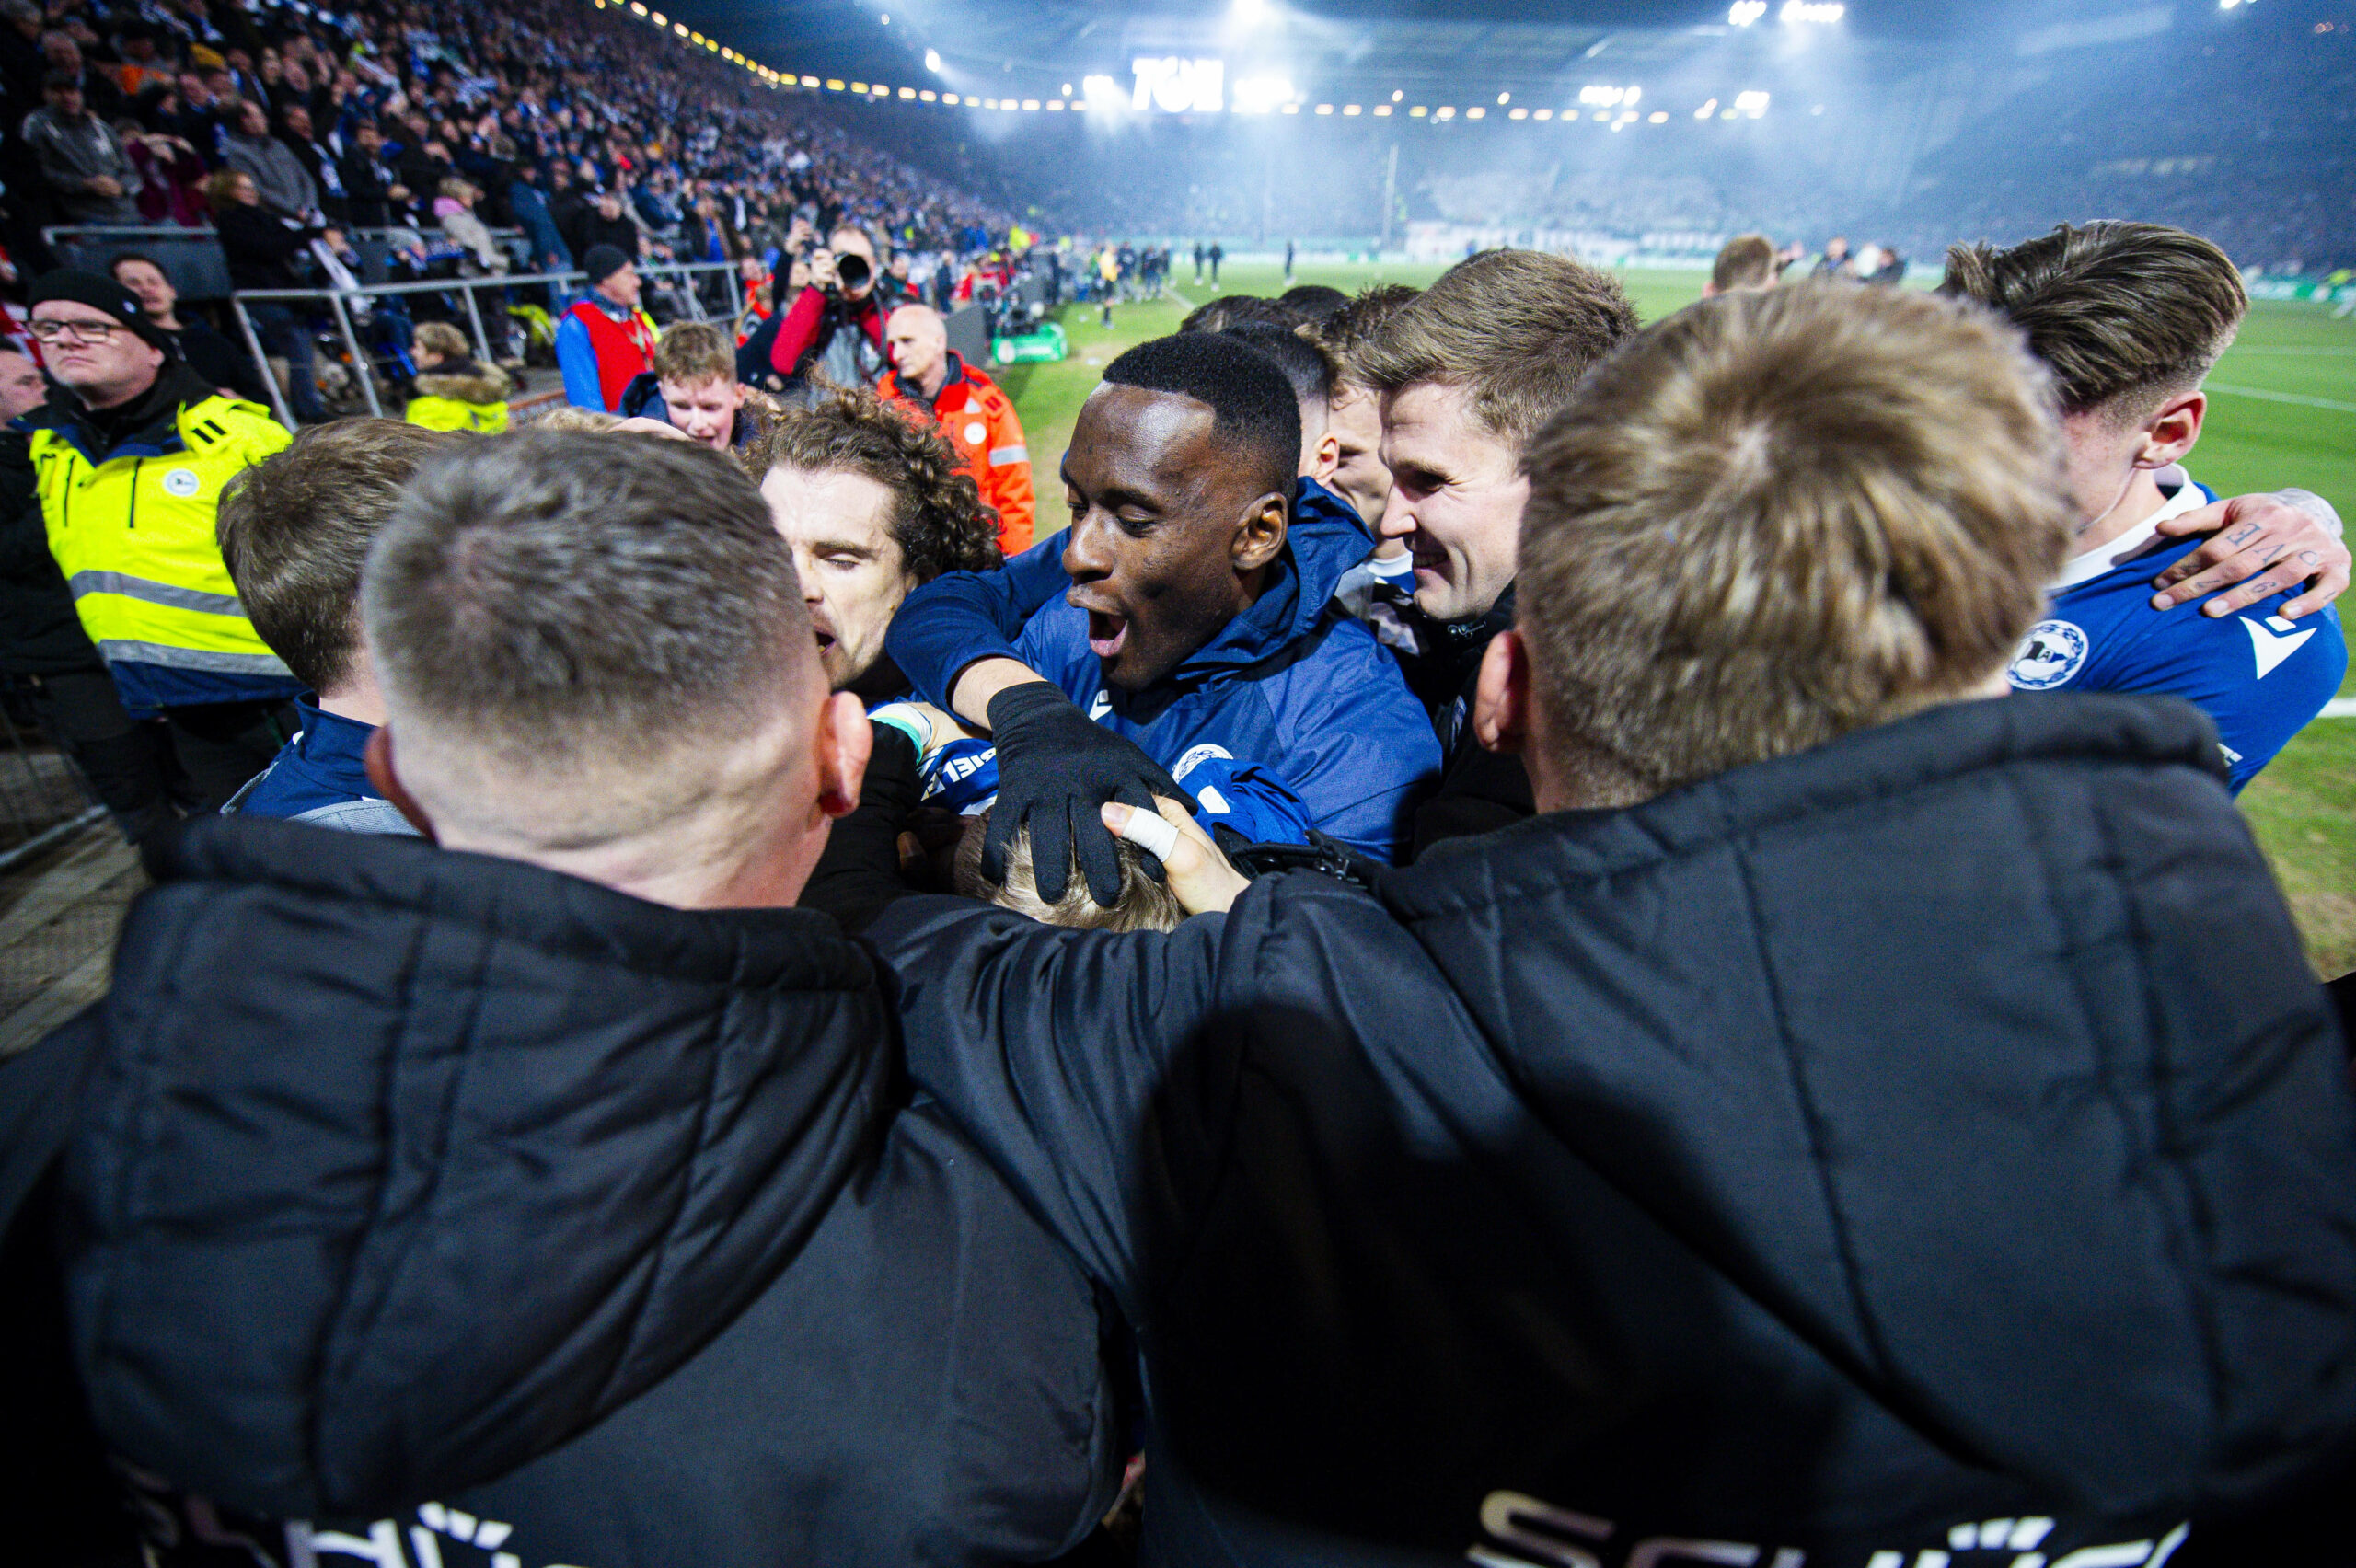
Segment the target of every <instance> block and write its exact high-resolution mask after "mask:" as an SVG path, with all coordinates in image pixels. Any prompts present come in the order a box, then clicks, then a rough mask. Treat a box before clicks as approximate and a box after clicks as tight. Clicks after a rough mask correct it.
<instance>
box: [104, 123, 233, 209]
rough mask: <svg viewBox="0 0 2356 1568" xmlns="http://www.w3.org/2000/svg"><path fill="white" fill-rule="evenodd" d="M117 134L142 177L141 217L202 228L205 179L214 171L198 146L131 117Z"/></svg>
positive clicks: (134, 170) (140, 189)
mask: <svg viewBox="0 0 2356 1568" xmlns="http://www.w3.org/2000/svg"><path fill="white" fill-rule="evenodd" d="M166 101H169V100H168V98H167V100H166ZM115 135H116V137H117V139H118V140H120V141H121V143H122V150H123V154H124V156H127V157H128V158H130V160H131V168H132V173H133V176H134V177H135V178H136V179H137V180H138V187H137V196H136V198H135V199H136V200H137V202H138V204H139V217H140V220H141V221H142V222H143V223H145V224H148V225H156V226H160V225H165V224H177V225H179V226H180V227H182V228H202V227H203V226H204V180H205V177H206V175H207V174H208V173H210V172H211V171H210V170H208V169H207V168H206V167H205V163H204V159H203V157H202V156H201V155H200V154H199V153H198V152H197V150H196V148H195V147H194V146H193V145H192V144H190V143H189V142H188V141H187V140H186V139H185V138H183V137H180V136H177V135H173V134H170V133H167V132H162V131H148V130H143V129H141V127H140V125H139V124H138V123H137V122H135V121H128V120H126V121H123V122H122V123H121V125H119V126H117V127H116V128H115Z"/></svg>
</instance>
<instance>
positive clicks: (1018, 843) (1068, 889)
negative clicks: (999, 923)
mask: <svg viewBox="0 0 2356 1568" xmlns="http://www.w3.org/2000/svg"><path fill="white" fill-rule="evenodd" d="M989 825H990V813H988V812H987V811H984V812H981V813H976V815H974V816H971V817H968V818H967V819H966V820H965V835H964V837H962V838H960V839H959V840H958V841H957V849H956V853H955V855H954V856H953V859H952V862H951V874H952V881H953V882H954V884H955V886H956V889H957V891H958V892H959V893H961V894H964V895H965V896H966V897H968V898H978V899H981V900H982V901H983V902H985V903H987V904H995V905H998V906H999V908H1001V909H1011V910H1013V911H1014V912H1015V913H1016V914H1018V915H1028V916H1030V917H1031V918H1033V919H1034V920H1039V921H1043V922H1045V924H1047V925H1050V926H1068V927H1070V928H1072V929H1074V930H1080V931H1174V930H1176V929H1177V928H1178V926H1179V923H1180V922H1181V921H1183V920H1184V919H1185V918H1186V911H1185V909H1184V906H1182V905H1180V904H1179V902H1178V895H1177V894H1175V893H1172V891H1171V890H1170V884H1169V883H1168V882H1164V881H1161V880H1159V879H1157V878H1154V877H1150V876H1148V875H1147V874H1146V870H1145V851H1144V850H1142V849H1140V848H1138V847H1137V846H1136V845H1134V844H1132V843H1130V842H1129V841H1128V840H1127V839H1126V838H1116V839H1114V841H1113V847H1114V850H1115V851H1116V852H1117V853H1118V855H1119V858H1120V861H1121V895H1120V896H1119V897H1118V898H1115V899H1114V901H1113V903H1112V905H1111V907H1109V908H1108V907H1106V906H1105V905H1101V904H1099V903H1097V902H1096V900H1095V899H1094V898H1093V897H1092V896H1091V894H1089V891H1088V878H1087V877H1086V876H1085V875H1084V874H1082V872H1081V870H1080V856H1079V854H1078V853H1077V852H1074V853H1073V855H1072V857H1071V865H1070V867H1069V869H1068V872H1067V875H1066V879H1065V882H1064V895H1063V896H1062V897H1061V898H1059V899H1057V901H1056V902H1055V903H1053V904H1050V903H1048V902H1047V901H1046V900H1045V898H1043V897H1041V896H1040V895H1039V875H1038V871H1037V870H1036V868H1035V867H1034V865H1033V864H1032V859H1031V832H1030V829H1029V828H1028V826H1025V827H1024V829H1023V830H1022V832H1020V833H1017V834H1016V835H1015V836H1014V839H1013V842H1012V843H1011V844H1009V845H1008V846H1007V849H1006V881H1005V882H991V881H990V880H989V879H988V878H987V877H985V876H983V875H982V845H983V841H984V839H986V838H987V836H988V835H989Z"/></svg>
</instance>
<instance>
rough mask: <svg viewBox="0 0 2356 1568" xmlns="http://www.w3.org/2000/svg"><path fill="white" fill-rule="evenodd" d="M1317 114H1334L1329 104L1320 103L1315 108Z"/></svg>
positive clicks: (1332, 107)
mask: <svg viewBox="0 0 2356 1568" xmlns="http://www.w3.org/2000/svg"><path fill="white" fill-rule="evenodd" d="M1317 112H1318V113H1320V114H1331V113H1333V112H1334V106H1333V105H1332V104H1330V103H1321V104H1319V105H1318V106H1317Z"/></svg>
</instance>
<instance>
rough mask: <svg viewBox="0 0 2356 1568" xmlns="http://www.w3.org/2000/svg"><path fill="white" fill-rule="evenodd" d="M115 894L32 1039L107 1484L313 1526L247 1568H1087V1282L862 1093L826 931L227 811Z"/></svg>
mask: <svg viewBox="0 0 2356 1568" xmlns="http://www.w3.org/2000/svg"><path fill="white" fill-rule="evenodd" d="M152 869H153V870H154V872H155V874H156V878H157V880H158V882H159V883H160V885H159V886H158V887H157V888H156V889H155V890H154V891H153V892H150V893H149V894H145V895H144V897H143V898H142V899H141V900H140V902H139V904H138V906H137V907H136V908H135V909H134V910H133V914H132V917H131V919H130V922H129V924H128V926H127V927H126V928H125V931H124V934H123V938H122V942H121V953H120V956H119V957H118V959H117V961H116V966H115V979H114V987H113V991H112V993H111V995H110V997H109V998H108V1000H107V1001H106V1002H105V1003H104V1004H103V1005H102V1006H101V1007H100V1008H99V1009H96V1010H95V1011H94V1012H93V1013H92V1014H91V1015H88V1016H87V1018H86V1020H84V1021H83V1023H82V1024H81V1025H80V1026H78V1032H67V1033H66V1034H64V1035H61V1036H59V1037H55V1038H53V1039H52V1041H51V1042H50V1043H46V1044H44V1045H43V1046H42V1047H40V1049H41V1050H52V1049H63V1050H86V1051H89V1052H91V1053H93V1055H94V1062H93V1065H92V1066H91V1069H90V1075H89V1080H88V1084H87V1089H86V1090H84V1091H83V1092H82V1094H81V1099H80V1104H81V1110H80V1113H79V1116H78V1120H77V1124H76V1125H75V1128H74V1132H73V1144H72V1147H71V1149H70V1150H69V1152H68V1154H67V1157H66V1161H65V1165H64V1182H63V1187H64V1193H63V1197H62V1199H61V1205H62V1209H63V1214H64V1226H63V1230H62V1235H63V1236H64V1238H65V1239H64V1254H65V1277H66V1280H67V1283H68V1287H69V1297H68V1299H69V1302H70V1307H71V1321H72V1324H73V1330H74V1334H75V1352H76V1359H77V1362H78V1365H79V1367H80V1369H81V1373H82V1378H83V1382H84V1386H85V1387H86V1388H87V1396H88V1402H89V1408H90V1411H91V1412H92V1414H93V1416H94V1418H95V1421H96V1423H97V1425H98V1428H99V1429H100V1431H102V1432H103V1433H104V1434H105V1435H106V1437H107V1438H108V1439H109V1440H110V1443H111V1444H112V1446H113V1447H114V1448H115V1449H116V1450H117V1451H118V1452H119V1453H121V1454H122V1455H123V1456H125V1457H127V1458H129V1459H131V1460H132V1461H133V1462H134V1463H135V1464H136V1465H137V1466H139V1467H140V1468H141V1469H142V1470H146V1471H150V1472H153V1473H154V1474H156V1475H157V1476H160V1477H163V1478H167V1479H168V1480H169V1481H170V1482H174V1483H177V1485H178V1486H179V1487H181V1488H184V1489H186V1490H187V1491H189V1492H192V1493H200V1494H202V1495H203V1496H205V1497H208V1498H210V1499H213V1500H215V1501H217V1502H218V1503H221V1504H224V1505H233V1506H234V1507H236V1508H237V1509H239V1510H244V1511H249V1512H252V1513H255V1514H260V1515H266V1516H273V1517H277V1518H282V1519H283V1518H287V1517H289V1516H294V1517H299V1518H303V1519H308V1520H311V1521H314V1524H313V1525H311V1526H307V1527H298V1526H292V1525H289V1526H285V1527H283V1529H282V1528H272V1529H271V1530H267V1531H264V1532H262V1534H261V1539H263V1540H264V1541H265V1542H266V1543H268V1544H269V1546H270V1547H271V1551H272V1552H273V1554H275V1555H277V1556H278V1557H279V1560H280V1561H282V1562H290V1563H291V1562H303V1561H307V1558H306V1552H310V1551H313V1550H314V1549H315V1548H316V1547H317V1546H318V1542H317V1539H316V1538H317V1535H318V1532H319V1531H328V1530H330V1529H331V1528H332V1530H333V1531H339V1532H341V1533H343V1534H345V1535H349V1536H355V1537H358V1538H361V1539H366V1538H367V1537H368V1536H369V1535H370V1532H371V1530H372V1528H378V1527H377V1521H376V1520H375V1519H374V1517H373V1516H375V1514H376V1513H378V1512H379V1511H383V1512H385V1513H387V1514H388V1515H389V1516H390V1519H389V1522H386V1523H383V1524H382V1526H381V1528H383V1529H385V1530H387V1531H388V1532H391V1533H393V1534H394V1535H397V1536H398V1538H399V1539H408V1537H409V1534H410V1529H411V1528H412V1527H414V1528H418V1529H420V1530H422V1531H424V1532H426V1533H427V1534H429V1535H432V1536H433V1538H434V1539H435V1540H436V1541H438V1542H439V1551H441V1553H442V1555H443V1557H444V1559H445V1562H448V1563H450V1564H451V1565H452V1568H456V1565H457V1564H461V1563H463V1564H475V1563H489V1562H491V1558H489V1557H488V1556H486V1555H483V1554H481V1553H480V1552H479V1551H477V1550H476V1549H478V1548H482V1547H489V1546H493V1545H496V1546H497V1547H498V1549H499V1550H500V1551H505V1552H508V1553H511V1554H514V1556H516V1557H518V1558H520V1559H521V1560H522V1561H523V1562H526V1563H530V1564H540V1563H548V1562H566V1563H579V1564H589V1565H595V1568H624V1565H634V1568H651V1565H663V1564H679V1565H683V1568H684V1565H696V1568H701V1565H704V1564H736V1563H744V1564H755V1563H780V1562H810V1563H820V1562H824V1563H829V1564H833V1563H874V1564H885V1563H891V1564H901V1563H910V1562H926V1563H959V1564H967V1563H986V1562H1013V1561H1035V1560H1038V1559H1043V1558H1046V1557H1050V1556H1053V1555H1054V1554H1056V1553H1057V1552H1058V1551H1064V1550H1066V1549H1068V1547H1070V1546H1071V1545H1072V1544H1074V1543H1075V1542H1077V1541H1079V1540H1080V1539H1082V1538H1083V1537H1085V1536H1086V1535H1087V1534H1088V1532H1089V1531H1090V1529H1091V1526H1092V1523H1093V1521H1094V1519H1095V1518H1096V1517H1097V1516H1099V1515H1100V1514H1101V1513H1102V1511H1103V1507H1104V1506H1105V1505H1106V1504H1107V1503H1108V1502H1109V1501H1110V1483H1111V1482H1112V1481H1113V1480H1114V1479H1116V1476H1114V1473H1113V1472H1114V1469H1115V1468H1116V1466H1115V1464H1114V1461H1115V1458H1116V1455H1115V1453H1114V1447H1115V1445H1116V1442H1117V1440H1118V1437H1119V1435H1120V1434H1119V1432H1118V1427H1119V1425H1120V1422H1119V1420H1118V1419H1117V1418H1116V1417H1115V1415H1114V1412H1113V1411H1112V1409H1111V1401H1110V1400H1109V1398H1108V1396H1107V1393H1106V1384H1105V1382H1104V1380H1103V1376H1102V1372H1101V1367H1102V1363H1103V1358H1102V1355H1101V1347H1100V1342H1099V1332H1100V1323H1099V1317H1098V1313H1097V1311H1096V1309H1095V1304H1094V1297H1093V1295H1092V1292H1091V1288H1090V1287H1089V1286H1088V1285H1087V1283H1086V1282H1085V1281H1084V1280H1083V1279H1082V1278H1081V1276H1080V1274H1079V1272H1078V1271H1077V1270H1076V1269H1075V1268H1074V1267H1073V1265H1072V1264H1071V1262H1069V1261H1068V1258H1067V1257H1066V1256H1065V1254H1064V1253H1063V1252H1062V1251H1060V1250H1059V1249H1057V1247H1056V1245H1055V1244H1054V1243H1053V1242H1052V1241H1050V1240H1049V1239H1047V1238H1046V1236H1045V1234H1044V1233H1043V1232H1042V1231H1041V1230H1040V1228H1038V1227H1037V1225H1036V1224H1035V1223H1034V1221H1032V1220H1031V1219H1030V1218H1028V1217H1027V1216H1025V1215H1024V1213H1023V1212H1022V1209H1021V1208H1020V1207H1019V1206H1018V1205H1016V1203H1015V1201H1014V1199H1013V1198H1012V1197H1011V1195H1010V1193H1009V1192H1008V1191H1007V1189H1006V1188H1005V1186H1004V1185H1003V1184H1002V1183H1000V1182H999V1180H998V1179H997V1178H996V1177H995V1176H994V1175H993V1174H992V1173H991V1171H990V1170H989V1168H988V1166H987V1164H986V1163H984V1162H983V1161H982V1160H980V1159H977V1158H976V1156H975V1155H974V1154H973V1153H972V1152H970V1150H969V1148H968V1147H967V1146H966V1145H965V1144H964V1142H963V1140H962V1139H961V1138H960V1137H959V1136H957V1135H956V1134H955V1133H954V1132H953V1131H952V1130H951V1129H950V1128H949V1127H948V1126H947V1125H946V1124H944V1122H943V1121H942V1120H941V1117H940V1115H939V1114H938V1113H937V1112H936V1111H933V1110H931V1109H930V1108H927V1107H923V1106H918V1107H913V1108H912V1107H910V1106H908V1105H907V1103H906V1102H905V1091H904V1090H902V1089H900V1088H898V1087H896V1086H895V1044H894V1035H893V1030H892V1021H891V1018H890V1016H889V1014H888V1013H887V1012H886V1011H885V1010H884V1006H883V998H882V997H881V995H880V994H879V992H878V989H877V986H876V983H875V975H874V972H873V970H872V966H871V964H870V962H869V960H868V959H867V958H866V957H865V956H864V955H863V954H862V953H861V952H860V951H859V950H858V949H856V948H854V947H852V946H851V945H850V944H849V942H847V941H846V940H844V939H843V938H842V937H841V935H840V934H839V932H838V931H837V928H836V927H835V926H834V924H833V922H832V921H830V920H828V919H827V918H826V917H823V916H819V915H814V914H810V913H807V912H804V911H800V910H774V911H716V912H704V913H687V912H682V911H678V910H674V909H668V908H664V907H661V906H658V905H652V904H647V903H642V902H641V901H639V900H637V899H634V898H630V897H627V896H625V895H622V894H617V893H614V892H611V891H609V890H607V889H605V888H601V887H597V886H595V885H593V884H591V883H588V882H580V881H576V880H574V879H572V878H569V877H564V876H560V875H557V874H554V873H551V872H548V871H543V870H537V869H536V868H533V867H529V866H525V865H520V864H516V863H513V862H508V861H503V860H496V859H486V858H483V857H479V856H471V855H464V854H457V853H453V852H449V851H444V850H437V849H435V848H433V847H431V846H428V845H426V844H423V843H422V842H417V841H403V842H400V843H394V842H391V841H389V840H387V841H385V842H381V843H380V842H376V841H374V840H371V841H367V842H359V841H357V840H356V839H355V837H354V836H352V835H329V834H325V833H320V832H317V831H312V830H306V829H304V828H301V827H298V826H295V825H292V824H278V823H266V822H255V821H252V820H249V819H243V818H238V819H231V820H229V821H227V822H225V823H218V824H204V825H203V826H202V827H201V828H199V829H196V830H192V831H191V833H190V834H189V835H188V836H187V837H186V838H185V839H184V840H183V841H182V842H181V843H180V845H179V847H177V848H176V849H174V850H172V851H169V852H167V853H166V854H164V855H162V856H160V857H159V858H158V859H156V861H155V863H154V865H153V867H152ZM53 1076H54V1075H52V1077H53ZM7 1124H8V1118H7V1116H6V1108H5V1107H0V1127H5V1126H6V1125H7ZM422 1504H424V1505H432V1506H427V1507H423V1508H420V1507H419V1506H418V1505H422ZM329 1520H342V1521H344V1522H343V1523H341V1524H340V1525H336V1526H333V1527H330V1526H329V1524H328V1523H326V1521H329ZM485 1521H489V1522H492V1523H495V1524H496V1525H497V1526H498V1527H500V1528H499V1529H498V1530H497V1531H496V1532H495V1533H496V1535H497V1537H498V1539H497V1540H495V1541H494V1540H493V1539H491V1533H487V1532H489V1531H490V1525H489V1524H486V1523H485ZM282 1549H283V1550H282ZM423 1560H424V1559H422V1558H413V1559H412V1561H423ZM167 1561H172V1559H170V1558H169V1557H168V1556H167Z"/></svg>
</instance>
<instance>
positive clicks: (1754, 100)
mask: <svg viewBox="0 0 2356 1568" xmlns="http://www.w3.org/2000/svg"><path fill="white" fill-rule="evenodd" d="M1734 109H1735V112H1736V113H1737V114H1744V115H1749V116H1750V118H1751V119H1753V120H1756V119H1758V118H1759V117H1760V116H1761V115H1762V114H1764V113H1766V112H1767V95H1766V94H1765V93H1756V92H1754V93H1737V94H1735V95H1734Z"/></svg>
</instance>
